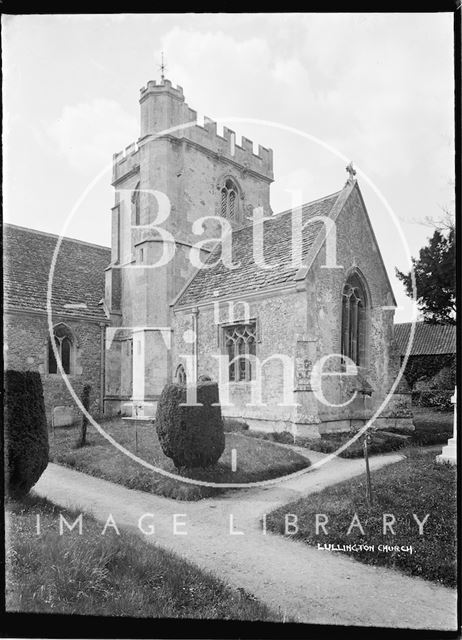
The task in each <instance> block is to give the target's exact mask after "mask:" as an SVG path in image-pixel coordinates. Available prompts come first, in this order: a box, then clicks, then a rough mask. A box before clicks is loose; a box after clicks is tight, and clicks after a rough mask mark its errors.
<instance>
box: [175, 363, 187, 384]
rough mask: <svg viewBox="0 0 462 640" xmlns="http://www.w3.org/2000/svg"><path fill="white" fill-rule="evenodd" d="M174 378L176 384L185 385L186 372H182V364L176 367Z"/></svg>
mask: <svg viewBox="0 0 462 640" xmlns="http://www.w3.org/2000/svg"><path fill="white" fill-rule="evenodd" d="M175 377H176V381H177V382H178V384H186V371H185V370H184V367H183V365H182V364H179V365H178V367H177V369H176V374H175Z"/></svg>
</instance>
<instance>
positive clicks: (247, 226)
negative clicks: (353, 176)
mask: <svg viewBox="0 0 462 640" xmlns="http://www.w3.org/2000/svg"><path fill="white" fill-rule="evenodd" d="M342 191H343V189H340V191H336V192H335V193H331V194H330V195H327V196H323V197H322V198H318V199H317V200H311V201H310V202H305V203H304V204H302V205H301V207H302V210H303V207H308V206H310V205H312V204H316V203H318V202H322V201H323V200H328V199H329V198H333V197H334V196H337V197H338V196H339V195H340V193H341V192H342ZM295 208H297V209H298V207H295ZM293 210H294V208H292V209H287V210H286V211H280V212H279V213H273V214H272V215H271V216H267V217H266V218H265V219H264V220H263V224H265V223H266V222H272V221H273V220H275V219H276V218H280V217H281V216H283V215H286V214H288V213H292V212H293ZM252 222H253V221H252V220H249V223H248V224H245V225H244V226H242V227H239V228H238V229H232V230H231V234H232V235H234V234H236V233H239V232H241V231H244V230H245V229H249V228H250V227H251V226H252ZM218 246H220V242H217V245H216V246H214V247H213V249H212V251H211V252H210V255H211V254H212V252H214V251H215V249H216V248H217V247H218Z"/></svg>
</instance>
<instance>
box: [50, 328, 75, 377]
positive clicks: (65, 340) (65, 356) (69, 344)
mask: <svg viewBox="0 0 462 640" xmlns="http://www.w3.org/2000/svg"><path fill="white" fill-rule="evenodd" d="M53 338H54V341H55V345H56V349H57V351H58V355H59V359H60V360H61V364H62V367H63V370H64V373H68V374H69V373H72V367H73V352H74V346H75V340H74V338H73V335H72V332H71V330H70V329H69V327H67V326H66V325H64V324H58V325H57V326H56V327H54V329H53ZM48 372H49V373H58V364H57V362H56V358H55V354H54V351H53V346H52V342H51V339H50V338H49V339H48Z"/></svg>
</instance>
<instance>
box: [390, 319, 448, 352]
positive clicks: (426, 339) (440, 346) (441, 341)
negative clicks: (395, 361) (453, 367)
mask: <svg viewBox="0 0 462 640" xmlns="http://www.w3.org/2000/svg"><path fill="white" fill-rule="evenodd" d="M411 326H412V323H411V322H404V323H402V324H395V339H396V343H397V345H398V349H399V352H400V353H401V355H403V356H404V355H405V353H406V348H407V345H408V342H409V336H410V334H411ZM455 352H456V325H454V324H429V323H428V322H416V323H415V333H414V340H413V342H412V347H411V352H410V355H411V356H436V355H440V354H445V353H455Z"/></svg>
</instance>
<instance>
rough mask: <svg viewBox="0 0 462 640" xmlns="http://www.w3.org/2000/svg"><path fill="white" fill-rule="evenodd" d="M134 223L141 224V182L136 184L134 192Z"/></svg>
mask: <svg viewBox="0 0 462 640" xmlns="http://www.w3.org/2000/svg"><path fill="white" fill-rule="evenodd" d="M132 212H133V216H132V224H133V225H134V226H136V227H138V226H139V225H140V224H141V208H140V183H139V182H138V184H137V185H136V187H135V188H134V189H133V193H132Z"/></svg>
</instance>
